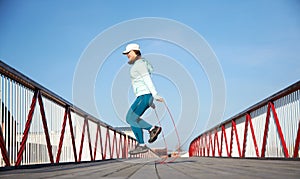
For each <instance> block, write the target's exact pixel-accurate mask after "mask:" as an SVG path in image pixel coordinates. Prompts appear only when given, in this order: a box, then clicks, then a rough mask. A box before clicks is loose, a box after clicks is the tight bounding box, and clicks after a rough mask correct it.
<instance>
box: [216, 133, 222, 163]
mask: <svg viewBox="0 0 300 179" xmlns="http://www.w3.org/2000/svg"><path fill="white" fill-rule="evenodd" d="M215 137H216V138H217V139H216V138H215V139H216V140H217V147H218V154H219V157H221V150H222V145H221V146H220V145H219V135H218V130H216V134H215Z"/></svg>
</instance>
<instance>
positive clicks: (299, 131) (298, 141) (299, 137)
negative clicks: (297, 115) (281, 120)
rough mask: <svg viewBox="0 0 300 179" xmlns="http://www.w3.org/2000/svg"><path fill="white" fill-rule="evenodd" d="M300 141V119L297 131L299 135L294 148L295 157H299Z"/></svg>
mask: <svg viewBox="0 0 300 179" xmlns="http://www.w3.org/2000/svg"><path fill="white" fill-rule="evenodd" d="M299 143H300V120H299V123H298V132H297V137H296V141H295V148H294V155H293V157H294V158H297V157H298V153H299Z"/></svg>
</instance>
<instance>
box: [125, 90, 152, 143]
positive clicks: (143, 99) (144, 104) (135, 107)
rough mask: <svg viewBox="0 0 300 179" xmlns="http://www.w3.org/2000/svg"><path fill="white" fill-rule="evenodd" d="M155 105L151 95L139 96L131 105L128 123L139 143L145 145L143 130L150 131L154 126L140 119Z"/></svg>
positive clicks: (127, 117) (127, 118)
mask: <svg viewBox="0 0 300 179" xmlns="http://www.w3.org/2000/svg"><path fill="white" fill-rule="evenodd" d="M152 103H153V97H152V95H151V94H146V95H142V96H139V97H138V98H137V99H136V100H135V101H134V103H133V104H132V105H131V107H130V109H129V111H128V113H127V116H126V121H127V123H128V124H130V126H131V128H132V131H133V133H134V135H135V137H136V139H137V141H138V143H140V144H143V143H144V137H143V131H142V130H143V129H146V130H150V129H151V127H152V125H151V124H149V123H147V122H146V121H144V120H143V119H141V118H140V117H141V116H142V115H143V114H144V112H145V111H146V110H147V109H148V108H149V107H150V105H151V104H152Z"/></svg>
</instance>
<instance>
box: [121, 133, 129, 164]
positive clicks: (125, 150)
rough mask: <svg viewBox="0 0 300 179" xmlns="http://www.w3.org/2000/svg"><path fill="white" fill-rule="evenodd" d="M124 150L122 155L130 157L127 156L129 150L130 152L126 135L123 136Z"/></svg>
mask: <svg viewBox="0 0 300 179" xmlns="http://www.w3.org/2000/svg"><path fill="white" fill-rule="evenodd" d="M123 144H124V146H123V150H122V157H123V158H128V157H127V152H128V146H127V136H126V135H124V138H123Z"/></svg>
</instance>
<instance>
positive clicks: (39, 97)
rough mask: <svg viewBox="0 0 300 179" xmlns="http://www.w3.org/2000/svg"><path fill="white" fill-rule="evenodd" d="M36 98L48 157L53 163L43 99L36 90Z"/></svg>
mask: <svg viewBox="0 0 300 179" xmlns="http://www.w3.org/2000/svg"><path fill="white" fill-rule="evenodd" d="M38 100H39V105H40V112H41V116H42V121H43V127H44V132H45V137H46V142H47V148H48V155H49V159H50V162H51V163H54V160H53V154H52V145H51V142H50V137H49V131H48V125H47V120H46V115H45V108H44V104H43V100H42V95H41V93H40V92H38Z"/></svg>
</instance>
